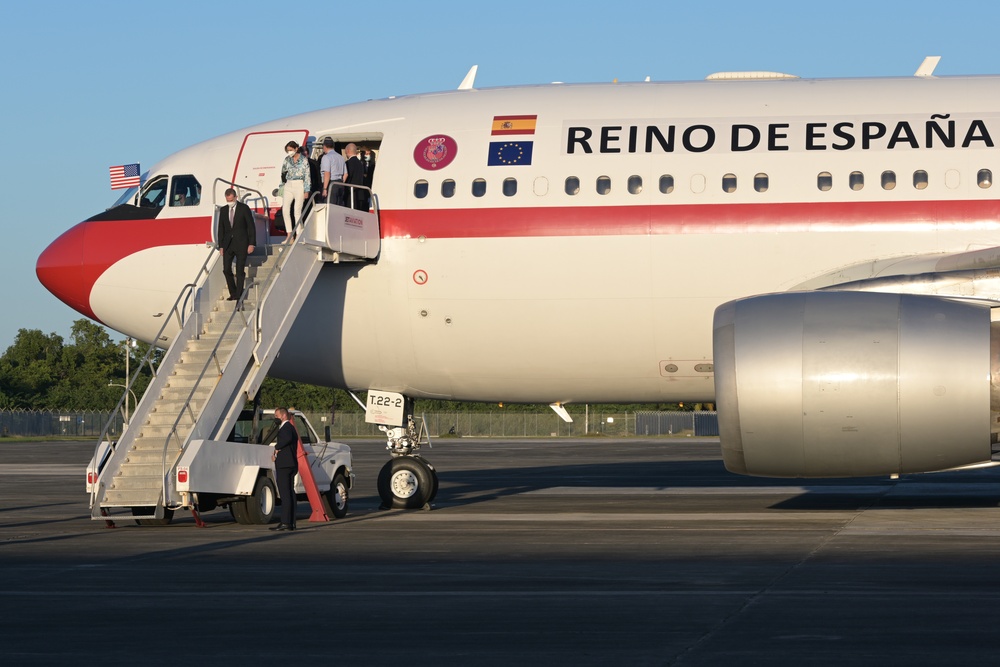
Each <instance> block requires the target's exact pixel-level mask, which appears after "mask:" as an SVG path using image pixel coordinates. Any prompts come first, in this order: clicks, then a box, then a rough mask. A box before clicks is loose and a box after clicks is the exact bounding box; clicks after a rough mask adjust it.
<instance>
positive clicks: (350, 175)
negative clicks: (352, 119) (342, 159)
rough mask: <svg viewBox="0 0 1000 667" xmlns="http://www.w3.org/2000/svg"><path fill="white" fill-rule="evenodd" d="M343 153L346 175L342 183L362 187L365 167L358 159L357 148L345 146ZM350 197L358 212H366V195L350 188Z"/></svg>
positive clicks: (352, 145) (357, 189) (359, 189)
mask: <svg viewBox="0 0 1000 667" xmlns="http://www.w3.org/2000/svg"><path fill="white" fill-rule="evenodd" d="M344 153H345V154H346V155H347V162H346V167H347V175H346V177H345V178H344V182H345V183H347V184H348V185H357V186H364V184H365V165H364V164H363V163H362V162H361V159H360V158H359V157H358V147H357V146H355V145H354V144H347V146H345V147H344ZM350 191H351V196H352V197H353V201H354V206H353V207H352V208H355V209H357V210H359V211H367V210H368V196H367V193H366V192H365V191H364V190H362V189H361V188H360V187H358V188H353V187H352V188H350Z"/></svg>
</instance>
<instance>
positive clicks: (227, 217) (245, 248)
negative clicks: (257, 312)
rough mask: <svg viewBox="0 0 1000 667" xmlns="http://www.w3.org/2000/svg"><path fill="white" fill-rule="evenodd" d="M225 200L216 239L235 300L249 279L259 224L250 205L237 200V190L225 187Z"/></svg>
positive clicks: (232, 296)
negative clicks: (248, 273)
mask: <svg viewBox="0 0 1000 667" xmlns="http://www.w3.org/2000/svg"><path fill="white" fill-rule="evenodd" d="M226 202H228V206H223V207H222V208H221V209H220V210H219V226H218V229H217V234H216V239H218V241H219V252H220V253H222V273H223V274H224V275H225V276H226V285H227V286H228V287H229V299H228V300H229V301H236V300H237V299H239V298H240V296H242V294H243V284H244V283H245V282H246V266H247V255H249V254H250V253H252V252H253V247H254V245H255V244H256V243H257V226H256V225H255V224H254V221H253V213H251V212H250V207H249V206H247V205H246V204H244V203H243V202H241V201H237V200H236V190H234V189H233V188H229V189H228V190H226ZM233 260H235V261H236V276H235V278H234V277H233Z"/></svg>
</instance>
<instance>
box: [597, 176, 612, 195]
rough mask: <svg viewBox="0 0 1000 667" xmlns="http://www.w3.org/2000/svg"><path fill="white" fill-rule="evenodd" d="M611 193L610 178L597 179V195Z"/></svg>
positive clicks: (601, 177)
mask: <svg viewBox="0 0 1000 667" xmlns="http://www.w3.org/2000/svg"><path fill="white" fill-rule="evenodd" d="M609 192H611V178H610V177H608V176H598V177H597V194H599V195H606V194H608V193H609Z"/></svg>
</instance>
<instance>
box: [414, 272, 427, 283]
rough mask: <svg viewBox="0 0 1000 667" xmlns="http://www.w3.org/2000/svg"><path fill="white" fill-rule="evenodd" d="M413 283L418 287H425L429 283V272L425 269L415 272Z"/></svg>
mask: <svg viewBox="0 0 1000 667" xmlns="http://www.w3.org/2000/svg"><path fill="white" fill-rule="evenodd" d="M413 282H415V283H416V284H418V285H424V284H426V283H427V272H426V271H424V270H423V269H417V270H416V271H414V272H413Z"/></svg>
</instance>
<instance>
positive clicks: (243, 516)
mask: <svg viewBox="0 0 1000 667" xmlns="http://www.w3.org/2000/svg"><path fill="white" fill-rule="evenodd" d="M229 513H230V514H232V515H233V519H235V520H236V523H239V524H243V525H244V526H247V525H250V517H248V516H247V501H246V500H239V501H236V502H232V503H229Z"/></svg>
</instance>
